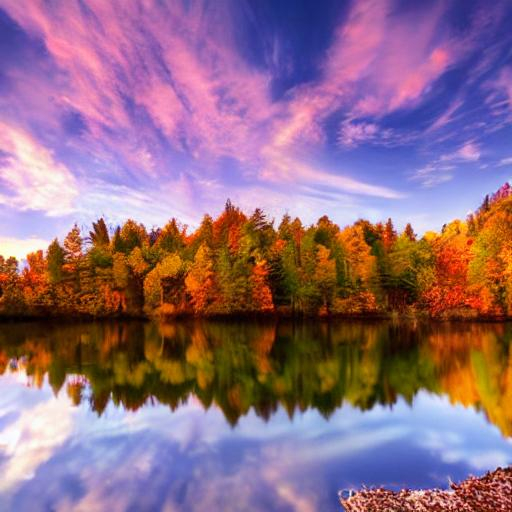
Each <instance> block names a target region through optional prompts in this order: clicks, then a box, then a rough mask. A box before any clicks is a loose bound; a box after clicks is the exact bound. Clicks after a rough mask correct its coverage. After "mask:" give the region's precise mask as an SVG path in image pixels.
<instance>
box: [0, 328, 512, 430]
mask: <svg viewBox="0 0 512 512" xmlns="http://www.w3.org/2000/svg"><path fill="white" fill-rule="evenodd" d="M511 338H512V326H511V325H510V324H503V323H502V324H469V323H468V324H415V323H399V324H394V323H387V322H384V323H373V324H364V323H360V322H354V323H347V322H343V323H342V324H337V323H318V322H317V323H307V322H306V323H302V324H296V323H295V324H293V323H278V324H276V323H268V324H261V323H249V322H243V323H232V322H230V323H225V322H201V321H193V322H192V321H191V322H181V323H173V324H166V325H157V324H154V323H143V322H122V323H115V322H111V323H90V324H87V323H84V324H67V325H51V324H50V325H49V324H44V325H43V324H38V323H29V324H19V323H18V324H12V325H9V326H4V327H3V328H2V329H1V330H0V373H2V374H3V373H4V372H9V373H12V372H17V371H19V372H24V373H26V375H27V376H28V383H29V385H31V386H35V387H38V388H40V387H42V386H43V383H44V381H45V376H47V378H48V382H49V384H50V386H51V388H52V390H53V392H54V394H55V395H57V394H59V393H60V391H61V389H62V388H65V390H66V393H67V395H68V396H69V399H70V400H71V402H72V403H73V404H74V405H75V406H78V405H80V404H82V405H83V404H84V403H88V404H89V407H90V409H91V410H92V411H95V412H96V413H97V414H98V415H100V416H101V415H102V413H103V412H104V411H105V409H106V407H107V405H108V404H109V402H112V403H113V404H115V405H116V406H120V407H122V408H123V409H125V410H129V411H136V410H138V409H139V408H141V407H143V406H145V405H148V404H155V403H159V404H166V405H168V406H169V407H170V409H171V410H173V411H176V410H177V409H179V407H180V406H181V405H182V404H186V403H189V399H190V398H191V397H193V398H194V399H195V400H197V402H198V403H200V404H201V406H202V407H203V408H204V409H209V408H210V407H212V405H213V404H215V406H216V407H217V408H220V410H221V411H222V413H223V415H224V417H225V419H226V420H227V421H228V422H229V424H230V425H232V426H234V425H236V424H237V422H238V421H239V420H240V418H241V417H243V416H245V415H247V414H248V413H249V411H253V412H254V413H255V414H256V415H257V416H258V417H260V418H263V419H264V420H265V421H268V420H269V418H271V417H272V415H273V414H275V413H276V411H278V409H279V408H283V409H284V410H286V412H287V414H288V416H289V417H290V418H293V417H294V415H295V414H296V413H297V412H299V411H300V412H303V411H306V410H308V409H314V410H317V411H319V412H320V413H321V414H322V415H323V416H324V417H325V418H328V417H330V415H332V414H333V412H334V411H336V410H337V409H339V408H342V407H343V405H344V404H349V405H351V406H353V407H355V408H357V409H359V410H361V411H367V410H371V409H372V408H373V407H374V406H375V405H376V404H381V405H392V404H395V403H396V402H397V400H398V399H399V398H400V397H401V398H403V399H404V400H405V401H406V402H407V403H412V401H413V398H414V397H415V396H416V395H417V394H418V392H419V391H420V390H426V391H428V392H431V393H434V394H437V395H441V396H447V397H448V398H449V400H450V402H451V403H452V404H461V405H463V406H471V407H473V408H474V409H475V410H477V411H479V410H482V411H484V412H485V415H486V417H487V419H488V421H489V422H491V423H492V424H493V425H495V426H497V427H498V428H499V429H500V431H501V433H502V434H503V435H504V436H507V437H508V436H512V350H511V347H512V344H511V343H510V340H511Z"/></svg>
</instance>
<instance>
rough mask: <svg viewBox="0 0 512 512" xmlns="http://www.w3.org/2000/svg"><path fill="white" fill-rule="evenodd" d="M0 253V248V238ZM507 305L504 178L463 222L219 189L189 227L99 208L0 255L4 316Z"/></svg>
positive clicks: (471, 309)
mask: <svg viewBox="0 0 512 512" xmlns="http://www.w3.org/2000/svg"><path fill="white" fill-rule="evenodd" d="M0 252H1V248H0ZM392 311H398V312H402V313H409V314H425V315H430V316H433V317H452V316H461V317H476V316H487V317H507V316H512V187H510V185H509V184H508V183H506V184H505V185H504V186H503V187H501V188H500V189H499V190H498V191H497V192H496V193H495V194H493V195H490V196H486V197H485V199H484V201H483V203H482V205H481V206H480V207H479V208H478V209H477V210H476V211H475V212H474V213H473V214H470V215H469V216H468V217H467V218H466V219H465V220H464V221H462V220H455V221H452V222H450V223H449V224H446V225H444V226H443V228H442V230H441V232H440V233H435V232H427V233H425V234H424V235H423V236H422V237H418V236H417V235H416V234H415V232H414V229H413V227H412V226H411V224H407V225H406V227H405V229H404V230H403V232H401V233H398V232H397V230H396V229H395V227H394V225H393V221H392V220H391V219H388V220H387V222H385V223H381V222H378V223H371V222H369V221H368V220H363V219H360V220H358V221H356V222H355V223H354V224H352V225H350V226H346V227H344V228H340V227H339V226H338V225H336V224H335V223H334V222H332V221H331V220H330V219H329V218H328V217H327V216H323V217H321V218H320V219H319V220H318V221H317V222H316V224H314V225H311V226H305V225H304V224H303V223H302V222H301V220H300V219H299V218H295V219H292V218H291V217H290V216H289V215H285V216H284V217H283V218H282V220H281V222H280V223H279V224H278V225H276V223H275V222H274V221H273V220H270V219H269V218H268V217H267V216H266V215H265V213H264V212H263V211H262V210H261V209H260V208H257V209H256V210H255V211H254V212H253V213H252V214H251V215H246V214H245V213H244V212H243V211H242V210H240V209H239V208H238V207H236V206H234V205H233V204H232V203H231V202H230V201H229V200H228V201H227V202H226V205H225V208H224V210H223V211H222V213H221V214H220V215H219V216H218V217H217V218H215V219H213V218H212V217H211V216H210V215H205V216H204V218H203V219H202V222H201V224H200V226H199V227H198V228H197V229H196V230H195V231H193V232H190V233H189V232H188V229H187V227H186V226H184V225H182V224H180V222H179V221H177V220H176V219H174V218H173V219H171V220H170V221H169V222H168V223H167V224H166V225H165V226H164V227H163V228H153V229H151V230H148V229H146V227H145V226H144V225H143V224H140V223H137V222H136V221H134V220H131V219H130V220H127V221H126V222H125V223H124V224H123V225H122V226H117V227H115V228H109V226H108V225H107V223H106V222H105V219H103V218H100V219H99V220H97V221H96V222H94V223H93V224H92V228H91V230H90V231H89V232H88V233H83V232H82V231H81V230H80V229H79V227H78V226H77V225H76V224H75V225H74V226H73V228H72V229H71V231H70V232H69V233H68V234H67V236H66V237H65V238H64V240H63V241H62V243H61V242H60V241H59V240H58V239H55V240H53V242H52V243H51V244H50V245H49V247H48V249H47V250H46V251H44V252H43V251H36V252H33V253H31V254H28V255H27V258H26V264H25V265H24V266H23V268H22V269H20V266H19V264H18V262H17V261H16V259H15V258H12V257H10V258H4V257H2V256H0V314H2V315H4V316H20V315H21V316H48V315H53V316H73V315H88V316H97V317H104V316H141V315H145V316H162V317H165V316H172V315H179V314H194V315H199V316H212V315H241V314H283V315H336V314H338V315H370V314H375V315H378V314H388V313H389V312H392Z"/></svg>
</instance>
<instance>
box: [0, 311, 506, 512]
mask: <svg viewBox="0 0 512 512" xmlns="http://www.w3.org/2000/svg"><path fill="white" fill-rule="evenodd" d="M511 339H512V325H511V324H433V325H432V324H414V323H400V324H393V323H388V322H383V323H362V322H361V323H357V322H335V323H321V322H315V323H299V324H292V323H279V324H277V325H276V324H272V323H269V324H261V323H259V324H258V323H250V322H244V323H222V322H199V321H197V322H184V323H175V324H167V325H157V324H153V323H142V322H122V323H120V322H108V323H75V324H48V323H15V324H2V325H0V373H1V375H0V475H1V477H0V510H16V511H30V512H34V511H40V510H63V511H64V510H65V511H68V510H84V511H85V510H87V511H95V510H108V511H117V510H122V511H124V510H133V511H141V510H167V511H193V510H201V511H217V510H220V511H222V510H234V511H235V510H236V511H241V510H264V511H273V510H277V511H288V510H297V511H316V510H322V511H338V510H340V508H339V506H338V501H337V491H338V490H339V489H343V488H358V487H360V486H361V485H363V484H364V485H368V486H371V485H385V486H387V487H391V488H398V487H403V486H409V487H424V486H429V487H430V486H440V487H446V486H447V484H448V481H449V479H452V480H459V479H463V478H465V477H466V476H468V475H469V474H477V475H479V474H482V473H483V472H485V471H486V470H488V469H494V468H495V467H496V466H499V465H507V464H509V463H512V442H511V438H512V437H511V436H512V349H511V347H512V342H511Z"/></svg>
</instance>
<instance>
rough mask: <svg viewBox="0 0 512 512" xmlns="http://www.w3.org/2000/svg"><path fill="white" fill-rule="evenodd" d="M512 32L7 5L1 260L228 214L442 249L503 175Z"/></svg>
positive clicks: (98, 6) (179, 6)
mask: <svg viewBox="0 0 512 512" xmlns="http://www.w3.org/2000/svg"><path fill="white" fill-rule="evenodd" d="M420 21H421V23H420ZM511 21H512V4H510V3H509V2H506V1H499V2H496V3H494V4H493V5H492V6H489V5H488V4H487V3H486V2H483V1H471V2H462V1H453V2H425V3H422V4H421V5H419V4H415V5H405V4H404V3H403V2H398V1H391V0H389V1H388V0H383V1H378V2H375V1H369V0H354V1H352V2H335V1H327V0H325V1H323V2H321V3H320V4H318V3H315V5H313V4H312V3H311V2H308V1H305V0H304V1H301V2H291V1H290V2H282V3H279V4H275V3H273V2H270V1H268V2H266V1H265V2H264V1H262V2H258V3H257V4H252V3H250V2H234V1H219V2H208V1H203V2H194V1H192V2H181V1H176V2H172V3H169V4H158V3H154V4H151V3H146V4H145V5H144V6H141V5H139V6H137V4H136V3H129V4H128V3H124V4H122V7H120V6H116V5H115V3H109V4H105V3H102V2H95V1H83V2H61V3H54V4H51V5H50V4H47V3H45V2H39V1H38V2H31V3H30V4H29V5H21V4H20V3H19V2H17V1H15V0H0V62H1V63H2V66H1V71H0V91H1V94H0V247H1V250H0V253H6V254H5V255H6V256H7V255H8V254H7V253H8V252H13V251H15V254H13V255H15V256H16V257H18V259H20V260H21V259H22V257H24V255H26V253H27V252H30V251H33V250H36V249H45V248H46V247H47V246H48V244H49V243H50V242H51V240H52V239H53V238H54V237H55V236H57V237H58V238H59V239H61V240H62V239H63V237H64V236H65V235H66V233H67V232H68V230H69V229H70V228H71V226H72V225H73V223H75V222H76V223H77V224H78V225H79V226H89V225H90V224H91V223H92V221H94V220H96V219H97V218H99V217H105V218H106V219H107V221H108V223H109V224H110V225H116V224H121V223H122V222H123V221H124V220H126V219H128V218H133V219H135V220H137V221H138V222H142V223H144V224H145V225H146V226H147V227H152V226H158V225H159V226H162V225H164V224H165V222H166V221H167V220H169V219H170V218H172V217H176V218H177V219H178V220H180V221H181V222H182V223H183V224H187V225H189V226H191V227H195V226H197V225H198V224H199V222H200V220H201V217H202V215H203V214H204V213H207V212H208V213H210V214H212V215H214V216H215V215H217V214H218V213H219V212H221V211H222V209H223V207H224V203H225V200H226V198H231V200H232V201H233V203H234V204H235V205H237V206H239V207H240V208H241V209H242V210H243V211H244V212H248V213H250V212H251V211H252V210H254V209H255V208H256V207H261V208H262V209H263V210H264V211H265V212H266V213H267V214H268V216H269V217H270V218H275V219H276V221H278V220H279V219H280V218H281V217H282V215H283V214H285V213H289V214H290V215H291V216H292V217H300V218H301V219H302V221H303V222H304V224H307V225H309V224H312V223H314V222H316V220H317V219H318V218H319V217H321V216H323V215H328V216H329V218H330V219H331V220H332V221H333V222H335V223H336V224H338V225H340V226H341V227H343V226H345V225H349V224H351V223H353V222H354V221H356V220H357V219H359V218H365V219H368V220H370V221H371V222H378V221H385V220H386V219H387V218H388V217H391V218H392V219H393V221H394V223H395V226H396V227H397V228H399V229H400V230H402V229H403V228H404V226H405V224H406V223H408V222H410V223H411V224H412V226H413V228H414V229H415V231H416V232H417V233H419V234H423V233H425V232H426V231H429V230H435V231H438V230H440V229H441V226H442V225H443V224H445V223H447V222H450V221H451V220H454V219H456V218H465V217H466V215H467V214H468V213H469V212H470V211H474V210H475V209H476V208H477V207H478V206H479V204H480V203H481V201H482V199H483V198H484V196H485V195H486V194H491V193H493V192H494V191H496V190H497V189H499V187H500V186H501V185H503V184H504V183H506V182H509V181H510V179H511V177H512V173H511V170H512V150H510V149H509V148H508V141H509V140H510V135H511V134H512V129H511V124H512V123H511V122H512V53H511V50H510V48H511V47H512V44H511V43H512V33H511V32H510V30H508V27H509V25H510V22H511ZM220 198H223V199H220ZM148 205H149V206H148Z"/></svg>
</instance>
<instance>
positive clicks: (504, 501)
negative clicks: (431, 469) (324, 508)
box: [339, 466, 512, 512]
mask: <svg viewBox="0 0 512 512" xmlns="http://www.w3.org/2000/svg"><path fill="white" fill-rule="evenodd" d="M343 494H344V492H340V493H339V499H340V504H341V507H342V510H345V512H391V511H400V512H417V511H418V510H423V511H425V512H429V511H432V512H434V511H435V512H437V511H441V510H442V511H445V512H475V511H479V512H497V511H500V510H501V511H506V510H512V466H509V467H507V468H501V467H499V468H497V469H495V470H494V471H489V472H488V473H486V474H485V475H483V476H481V477H474V476H469V477H468V478H466V479H465V480H463V481H461V482H459V483H451V484H450V488H449V489H445V490H441V489H420V490H409V489H402V490H401V491H389V490H387V489H383V488H378V489H362V490H360V491H357V492H356V493H355V494H352V495H350V496H348V497H347V498H344V497H343Z"/></svg>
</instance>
